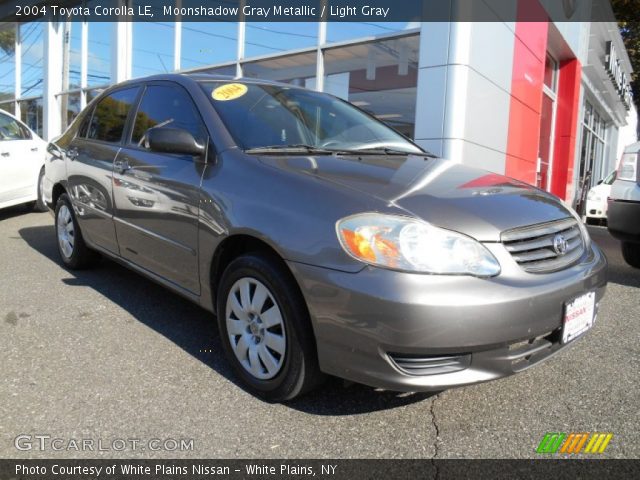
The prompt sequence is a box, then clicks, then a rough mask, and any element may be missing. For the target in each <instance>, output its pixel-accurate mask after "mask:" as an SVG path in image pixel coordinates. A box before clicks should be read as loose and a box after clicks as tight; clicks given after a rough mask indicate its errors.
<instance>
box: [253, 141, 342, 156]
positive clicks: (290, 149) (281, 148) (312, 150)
mask: <svg viewBox="0 0 640 480" xmlns="http://www.w3.org/2000/svg"><path fill="white" fill-rule="evenodd" d="M244 153H249V154H252V153H267V154H268V153H275V154H288V153H309V154H314V155H333V154H335V153H336V150H328V149H326V148H321V147H314V146H313V145H307V144H304V143H298V144H293V145H267V146H265V147H254V148H248V149H247V150H245V151H244Z"/></svg>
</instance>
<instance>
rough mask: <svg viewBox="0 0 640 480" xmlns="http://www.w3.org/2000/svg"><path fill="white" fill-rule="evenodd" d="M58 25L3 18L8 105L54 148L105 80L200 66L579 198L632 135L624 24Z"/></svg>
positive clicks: (0, 39) (3, 88) (0, 92)
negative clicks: (337, 101)
mask: <svg viewBox="0 0 640 480" xmlns="http://www.w3.org/2000/svg"><path fill="white" fill-rule="evenodd" d="M480 1H482V0H480ZM83 3H84V4H86V5H87V6H89V7H91V6H92V5H95V4H99V3H100V2H99V1H97V0H90V1H86V2H83ZM102 3H104V2H102ZM129 3H130V4H132V5H136V4H137V3H143V2H138V1H136V0H130V1H129ZM542 3H543V4H545V2H542ZM546 3H549V2H546ZM48 20H50V21H38V22H30V23H19V24H18V23H13V22H5V23H3V24H1V25H0V108H1V109H4V110H7V111H9V112H11V113H14V114H15V115H16V116H18V117H20V118H22V120H23V121H25V123H27V124H28V125H29V126H30V127H32V128H33V129H34V130H36V131H37V132H38V133H39V134H41V135H42V136H43V137H44V138H45V139H52V138H54V137H55V136H57V135H58V134H60V133H61V132H62V131H63V130H64V129H65V128H66V126H67V125H68V124H69V122H70V121H72V119H73V118H74V117H75V116H76V115H77V114H78V112H79V111H80V110H81V109H82V108H83V107H84V106H85V105H86V104H87V103H88V102H90V101H91V99H92V98H94V97H95V96H96V95H97V94H99V93H100V92H101V91H102V90H103V89H104V88H105V87H107V86H109V85H112V84H114V83H117V82H121V81H123V80H127V79H130V78H137V77H142V76H147V75H153V74H156V73H165V72H173V71H178V72H190V71H205V72H210V73H213V74H222V75H230V76H243V77H250V78H261V79H269V80H277V81H281V82H287V83H291V84H295V85H301V86H305V87H308V88H312V89H316V90H320V91H324V92H329V93H331V94H334V95H336V96H339V97H342V98H344V99H346V100H349V101H350V102H352V103H354V104H355V105H357V106H359V107H360V108H362V109H364V110H366V111H368V112H370V113H371V114H373V115H375V116H376V117H377V118H379V119H380V120H382V121H384V122H386V123H387V124H389V125H390V126H392V127H393V128H395V129H397V130H398V131H400V132H401V133H403V134H404V135H406V136H408V137H410V138H412V139H414V140H415V141H416V142H417V143H418V144H420V145H421V146H423V147H425V148H426V149H428V150H430V151H432V152H434V153H436V154H438V155H442V156H444V157H446V158H449V159H451V160H452V161H457V162H462V163H465V164H469V165H474V166H478V167H482V168H485V169H487V170H490V171H493V172H497V173H506V174H507V175H509V176H513V177H515V178H518V179H520V180H523V181H526V182H528V183H532V184H535V185H537V186H539V187H540V188H543V189H545V190H548V191H550V192H552V193H554V194H556V195H558V196H559V197H561V198H563V199H564V200H565V201H567V203H573V204H575V203H576V201H577V199H578V198H579V197H580V195H581V194H582V192H583V191H585V189H588V187H590V186H592V185H594V184H596V183H597V182H598V181H599V180H600V179H602V178H604V177H605V176H606V175H607V174H608V173H609V172H610V171H611V170H612V169H613V168H615V165H616V163H617V160H618V158H619V156H620V152H621V150H622V148H623V147H624V146H625V145H627V144H629V143H632V142H633V141H635V140H636V130H637V127H636V126H637V115H636V112H635V109H634V107H633V104H632V98H631V95H630V88H629V78H630V75H631V73H632V72H631V64H630V60H629V57H628V55H627V52H626V50H625V48H624V44H623V42H622V38H621V36H620V32H619V30H618V26H617V24H616V23H615V22H571V21H566V22H548V23H545V22H538V23H536V22H519V21H510V22H503V21H500V19H499V18H497V17H496V19H495V21H494V22H425V23H418V22H387V23H345V22H318V23H301V22H279V23H256V22H251V23H249V22H241V21H238V22H224V23H220V22H217V23H216V22H210V23H207V22H181V21H180V20H181V19H180V18H176V19H175V21H172V22H155V23H154V22H134V23H128V22H119V23H116V22H113V23H108V22H82V21H73V22H66V21H56V19H54V18H49V19H48ZM78 20H79V19H78Z"/></svg>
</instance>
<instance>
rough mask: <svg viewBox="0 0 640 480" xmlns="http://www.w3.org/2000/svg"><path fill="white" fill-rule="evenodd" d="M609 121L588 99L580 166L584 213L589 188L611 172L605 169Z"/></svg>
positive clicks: (579, 196) (579, 193)
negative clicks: (607, 121)
mask: <svg viewBox="0 0 640 480" xmlns="http://www.w3.org/2000/svg"><path fill="white" fill-rule="evenodd" d="M606 131H607V123H606V121H605V120H604V119H603V118H602V117H601V116H600V115H599V114H598V112H597V111H596V110H595V109H594V108H593V105H591V103H589V102H588V101H587V102H586V104H585V108H584V118H583V120H582V146H581V149H580V168H579V171H578V191H577V198H576V201H577V207H576V209H577V210H578V212H579V213H584V208H585V206H586V198H587V193H588V192H589V189H590V188H591V187H593V186H594V185H596V184H597V183H598V181H599V180H601V179H602V178H604V176H605V175H607V174H608V173H609V172H607V171H605V169H606V168H607V162H606V161H605V158H604V155H605V152H606Z"/></svg>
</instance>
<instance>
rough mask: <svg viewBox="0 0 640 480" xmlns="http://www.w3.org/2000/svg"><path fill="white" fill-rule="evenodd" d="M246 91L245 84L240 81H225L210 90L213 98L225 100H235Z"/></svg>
mask: <svg viewBox="0 0 640 480" xmlns="http://www.w3.org/2000/svg"><path fill="white" fill-rule="evenodd" d="M245 93H247V86H246V85H243V84H242V83H227V84H226V85H222V86H221V87H218V88H216V89H215V90H214V91H213V92H211V96H212V97H213V99H214V100H218V101H221V102H226V101H227V100H235V99H236V98H240V97H241V96H243V95H244V94H245Z"/></svg>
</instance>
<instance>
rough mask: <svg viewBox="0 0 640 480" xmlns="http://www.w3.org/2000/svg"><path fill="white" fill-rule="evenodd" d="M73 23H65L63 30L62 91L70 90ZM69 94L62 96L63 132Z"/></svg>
mask: <svg viewBox="0 0 640 480" xmlns="http://www.w3.org/2000/svg"><path fill="white" fill-rule="evenodd" d="M70 36H71V23H69V22H64V24H63V30H62V91H63V92H66V91H68V90H69V59H70V49H71V39H70V38H69V37H70ZM68 107H69V94H64V95H61V96H60V110H61V112H62V131H64V130H66V128H67V122H68V118H69V114H68Z"/></svg>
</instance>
